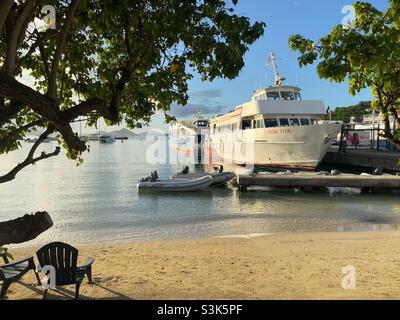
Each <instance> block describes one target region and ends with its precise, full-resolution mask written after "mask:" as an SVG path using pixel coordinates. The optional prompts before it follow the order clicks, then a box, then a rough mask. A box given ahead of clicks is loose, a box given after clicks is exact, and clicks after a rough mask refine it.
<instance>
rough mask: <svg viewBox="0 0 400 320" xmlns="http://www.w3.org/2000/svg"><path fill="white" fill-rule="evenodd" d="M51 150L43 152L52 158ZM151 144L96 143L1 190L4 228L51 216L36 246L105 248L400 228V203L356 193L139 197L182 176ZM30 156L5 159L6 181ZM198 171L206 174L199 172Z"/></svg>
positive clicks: (0, 160)
mask: <svg viewBox="0 0 400 320" xmlns="http://www.w3.org/2000/svg"><path fill="white" fill-rule="evenodd" d="M53 148H54V146H53V145H52V144H47V145H45V146H43V147H42V148H41V149H40V151H41V150H46V149H47V150H52V149H53ZM146 148H147V145H146V143H145V142H141V141H128V142H125V143H115V144H113V145H99V144H98V143H97V142H93V143H91V152H90V153H89V154H85V156H84V158H85V162H84V165H83V166H81V167H76V165H75V162H73V161H70V160H67V159H66V158H65V157H63V156H60V157H57V158H52V159H48V160H45V161H42V162H41V163H39V164H37V165H36V166H32V167H29V168H27V169H25V170H24V171H22V172H21V173H20V174H19V175H18V176H17V179H16V180H15V181H13V182H10V183H6V184H0V221H3V220H8V219H14V218H16V217H20V216H22V215H24V214H26V213H31V212H36V211H48V212H49V213H50V214H51V216H52V218H53V221H54V223H55V225H54V227H53V228H52V229H51V230H49V231H47V232H46V233H44V234H43V235H41V236H40V237H39V238H38V239H36V240H35V241H34V242H33V243H44V242H48V241H53V240H60V241H66V242H71V243H94V242H96V243H99V242H110V241H115V242H124V241H151V240H163V239H185V238H193V237H204V236H224V235H238V234H254V233H277V232H302V231H336V230H338V231H348V230H376V229H389V228H397V225H398V224H400V201H399V196H398V195H394V194H380V195H361V194H359V193H357V192H355V191H345V190H336V191H332V192H328V191H327V192H318V193H299V192H294V191H293V190H290V191H289V190H288V191H271V190H270V191H266V190H258V191H251V192H248V193H239V192H238V191H237V190H235V189H230V188H222V189H213V190H210V191H205V192H197V193H189V194H138V191H137V189H136V184H137V182H138V180H139V179H140V178H142V177H144V176H147V175H148V174H149V173H150V171H152V170H155V169H157V170H158V172H159V175H160V177H162V178H168V177H169V176H170V175H171V173H175V172H176V171H180V170H181V169H182V168H181V166H179V167H171V166H168V165H160V166H152V165H148V164H147V162H146ZM26 151H27V149H25V150H20V151H18V152H15V153H12V154H9V155H7V156H2V157H0V174H3V173H4V172H6V171H7V169H9V168H11V167H12V166H13V165H14V164H15V163H17V162H18V161H21V160H22V159H23V158H24V156H25V153H26ZM197 170H199V168H197Z"/></svg>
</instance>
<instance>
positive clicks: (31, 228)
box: [0, 212, 53, 246]
mask: <svg viewBox="0 0 400 320" xmlns="http://www.w3.org/2000/svg"><path fill="white" fill-rule="evenodd" d="M52 226H53V221H52V220H51V217H50V215H49V214H48V213H47V212H36V213H35V214H30V215H29V214H27V215H25V216H23V217H22V218H18V219H15V220H10V221H5V222H0V246H2V245H6V244H18V243H23V242H27V241H30V240H33V239H35V238H36V237H38V236H39V235H40V234H41V233H43V232H45V231H46V230H48V229H49V228H51V227H52Z"/></svg>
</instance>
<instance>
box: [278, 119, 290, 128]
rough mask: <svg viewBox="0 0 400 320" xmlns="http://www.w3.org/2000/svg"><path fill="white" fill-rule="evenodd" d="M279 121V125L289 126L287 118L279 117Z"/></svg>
mask: <svg viewBox="0 0 400 320" xmlns="http://www.w3.org/2000/svg"><path fill="white" fill-rule="evenodd" d="M279 123H280V125H281V127H290V124H289V119H283V118H281V119H279Z"/></svg>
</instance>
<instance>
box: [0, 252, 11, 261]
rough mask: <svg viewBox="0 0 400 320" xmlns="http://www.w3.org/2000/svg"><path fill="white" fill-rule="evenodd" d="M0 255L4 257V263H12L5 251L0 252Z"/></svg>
mask: <svg viewBox="0 0 400 320" xmlns="http://www.w3.org/2000/svg"><path fill="white" fill-rule="evenodd" d="M0 257H1V258H2V259H3V261H4V263H10V261H9V260H8V257H7V256H6V254H5V253H2V254H0Z"/></svg>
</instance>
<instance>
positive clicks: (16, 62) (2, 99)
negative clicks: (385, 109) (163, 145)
mask: <svg viewBox="0 0 400 320" xmlns="http://www.w3.org/2000/svg"><path fill="white" fill-rule="evenodd" d="M236 3H237V1H236V0H233V1H232V3H228V2H227V1H224V0H202V1H200V0H135V1H132V0H68V1H67V0H65V1H56V0H46V1H41V0H25V1H22V0H21V1H12V0H2V1H1V3H0V154H2V153H7V152H10V151H13V150H15V149H17V148H19V147H20V146H21V143H20V142H21V141H22V140H23V139H24V138H25V137H26V135H27V133H29V131H31V130H35V129H39V128H41V129H42V130H43V131H44V133H43V134H42V135H41V137H40V138H39V141H38V142H37V143H35V144H34V145H33V147H32V150H31V152H30V153H29V155H28V157H27V159H26V161H25V162H24V163H23V164H20V165H19V166H17V167H16V168H15V169H14V170H13V171H11V172H10V173H9V174H6V175H5V176H3V177H0V183H1V182H6V181H9V180H12V179H13V178H14V177H15V175H16V174H17V173H18V172H19V171H20V170H22V169H23V168H24V167H25V166H26V165H29V164H33V163H35V162H37V161H39V160H42V159H45V158H47V157H50V156H54V155H58V154H59V152H60V149H59V148H58V149H56V150H55V151H54V153H51V154H42V155H41V156H40V157H36V158H35V151H36V150H37V148H38V147H39V145H40V143H41V142H43V141H44V140H45V139H46V138H47V137H48V136H49V135H50V134H53V133H54V132H57V133H58V134H59V136H60V143H61V144H62V145H63V146H64V147H65V148H66V149H67V150H68V155H69V156H70V157H71V158H77V157H79V155H80V153H82V152H84V151H85V150H86V148H87V146H86V145H85V142H84V141H81V140H80V139H79V137H77V136H76V135H75V133H74V132H73V130H72V128H71V123H72V122H74V121H75V120H76V119H77V118H79V117H85V118H87V120H88V121H89V124H95V123H96V121H97V119H98V118H99V117H103V118H104V119H106V121H107V123H108V124H114V125H115V124H120V123H121V122H122V121H124V122H125V123H126V124H127V125H128V126H129V127H130V128H135V127H141V126H143V125H145V124H147V123H148V122H149V121H150V117H151V116H152V115H153V114H154V113H155V112H156V111H157V110H163V111H165V112H166V117H167V120H169V119H170V118H169V116H168V115H167V111H168V110H169V107H170V105H171V104H172V103H173V102H177V103H179V104H182V105H185V104H186V103H187V101H188V80H190V79H191V78H192V77H193V74H194V73H195V72H198V73H199V74H200V75H201V77H202V79H203V80H213V79H215V78H217V77H223V78H228V79H233V78H235V77H236V76H238V74H239V72H240V70H241V69H242V68H243V66H244V55H245V53H246V51H247V50H248V47H249V46H250V45H251V44H252V43H253V42H255V41H256V40H257V39H258V38H260V37H261V36H262V35H263V32H264V28H265V25H264V23H262V22H255V23H252V22H251V21H250V19H249V18H247V17H243V16H239V15H237V14H235V6H236ZM45 5H47V6H49V5H50V6H54V8H55V13H56V15H55V19H54V17H51V16H50V18H49V19H48V20H47V22H48V23H49V25H50V24H52V23H54V22H55V26H56V28H55V29H49V28H43V29H40V28H37V27H36V26H35V24H34V23H33V22H34V21H36V22H38V18H40V17H41V19H43V14H42V9H43V7H44V6H45ZM35 18H36V20H35ZM36 24H37V23H36ZM27 73H29V74H30V75H31V76H32V77H33V79H34V85H33V87H30V86H26V85H24V84H23V83H22V82H21V79H20V77H21V76H23V75H26V74H27Z"/></svg>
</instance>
